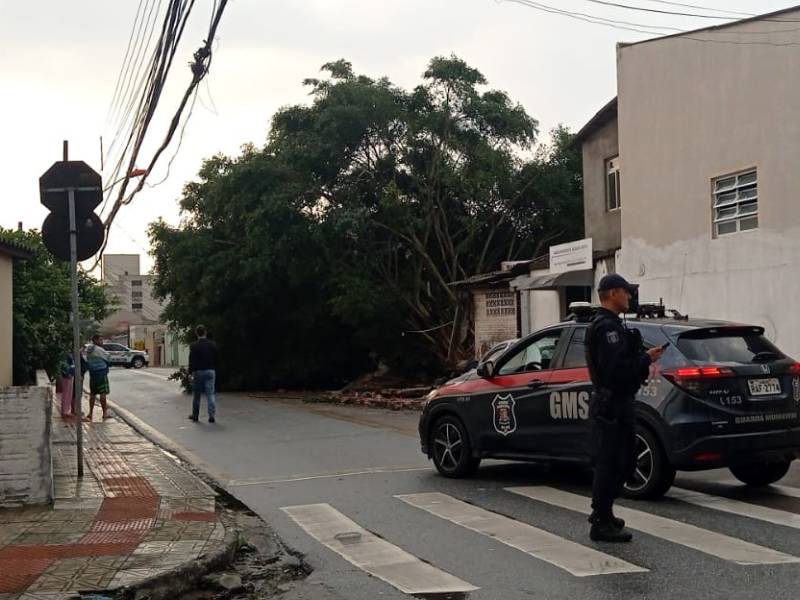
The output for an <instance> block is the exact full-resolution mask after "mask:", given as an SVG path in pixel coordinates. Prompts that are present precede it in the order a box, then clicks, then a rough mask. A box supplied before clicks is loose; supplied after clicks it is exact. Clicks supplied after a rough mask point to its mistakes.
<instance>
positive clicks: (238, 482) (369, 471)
mask: <svg viewBox="0 0 800 600" xmlns="http://www.w3.org/2000/svg"><path fill="white" fill-rule="evenodd" d="M431 470H432V468H431V467H370V468H366V469H363V470H361V471H336V472H333V473H319V474H316V475H294V476H290V477H285V478H281V479H256V478H253V479H232V480H231V481H229V482H228V487H246V486H250V485H268V484H270V483H292V482H294V481H313V480H315V479H337V478H339V477H354V476H356V475H376V474H380V473H413V472H415V471H431Z"/></svg>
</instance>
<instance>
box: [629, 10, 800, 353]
mask: <svg viewBox="0 0 800 600" xmlns="http://www.w3.org/2000/svg"><path fill="white" fill-rule="evenodd" d="M780 18H781V19H790V18H792V19H797V18H800V11H795V12H794V13H787V14H785V15H782V16H781V17H780ZM777 29H787V28H786V26H785V24H781V23H770V22H763V21H761V22H759V21H756V22H753V23H748V24H742V25H737V26H735V27H729V28H726V29H725V32H726V33H725V34H724V39H725V40H728V41H733V42H747V44H740V45H732V44H717V43H701V42H696V41H692V40H689V39H685V38H684V37H676V38H671V39H665V40H661V41H656V42H648V43H643V44H638V45H633V46H622V47H620V49H619V52H618V78H619V84H618V85H619V144H620V157H621V162H622V195H621V197H622V204H623V210H622V234H623V243H622V252H621V255H620V262H619V264H618V270H619V271H620V272H621V273H622V274H624V275H625V276H628V277H630V278H632V279H634V280H636V281H638V282H639V283H641V286H642V287H641V293H640V296H641V297H642V298H644V299H647V298H659V297H663V298H664V301H665V303H666V304H667V305H668V306H670V307H674V308H677V309H679V310H680V311H681V312H684V313H688V314H689V315H694V316H709V317H718V318H723V319H731V320H737V321H743V322H747V323H755V324H760V325H763V326H765V327H766V329H767V334H768V335H769V337H771V338H772V339H773V340H775V341H776V342H777V343H778V345H779V346H780V347H781V348H782V349H784V350H785V351H786V352H788V353H790V354H792V355H794V356H796V357H800V311H798V310H797V308H796V298H797V297H798V294H800V168H798V164H797V160H798V156H800V85H798V84H797V82H798V81H800V55H798V53H797V52H792V51H789V50H788V47H774V46H765V45H753V44H752V42H753V41H754V40H757V39H763V38H760V37H759V36H758V35H754V34H753V32H757V31H761V32H763V31H768V30H777ZM720 35H722V34H714V33H712V32H705V33H704V32H698V33H695V34H693V35H692V37H696V38H706V39H708V38H715V39H720ZM769 41H770V42H771V43H782V42H791V41H793V42H796V41H797V40H796V36H795V35H794V34H793V33H775V34H773V35H770V36H769ZM750 167H756V168H757V169H758V180H759V182H758V195H759V207H758V213H759V228H758V229H757V230H753V231H749V232H742V233H736V234H732V235H726V236H721V237H719V238H715V237H714V236H713V235H712V197H711V181H712V179H713V178H715V177H718V176H721V175H725V174H729V173H735V172H737V171H740V170H743V169H746V168H750Z"/></svg>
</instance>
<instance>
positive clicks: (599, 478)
mask: <svg viewBox="0 0 800 600" xmlns="http://www.w3.org/2000/svg"><path fill="white" fill-rule="evenodd" d="M636 289H637V286H633V285H631V284H630V283H628V282H627V281H625V279H624V278H623V277H622V276H621V275H617V274H610V275H606V276H604V277H603V278H602V279H601V280H600V283H599V284H598V286H597V291H598V294H599V296H600V303H601V304H602V308H600V310H599V311H598V312H597V314H596V315H595V317H594V319H592V323H591V325H589V329H588V331H587V333H586V362H587V364H588V366H589V374H590V376H591V379H592V384H593V386H594V392H593V394H592V399H591V403H590V407H589V418H590V419H591V428H592V463H593V466H594V481H593V483H592V514H591V516H590V517H589V522H590V523H591V524H592V527H591V531H590V533H589V537H591V539H592V540H593V541H596V542H630V541H631V538H632V536H631V534H630V532H629V531H628V530H627V529H625V521H623V520H622V519H618V518H617V517H615V516H614V512H613V506H614V500H615V499H616V498H617V496H619V494H620V492H621V491H622V487H623V485H624V484H625V482H626V481H627V480H628V478H629V477H630V475H631V474H632V473H633V469H634V467H635V465H636V462H635V453H636V417H635V414H634V407H633V400H634V397H635V396H636V393H637V392H638V391H639V388H640V387H641V386H642V384H643V383H644V382H645V381H646V380H647V377H648V376H649V373H650V365H651V364H652V363H654V362H655V361H657V360H658V359H660V358H661V355H662V354H663V353H664V348H652V349H650V350H645V348H644V345H643V344H642V338H641V334H639V332H638V331H637V330H635V329H633V330H631V329H628V328H627V327H626V326H625V324H624V323H623V321H622V319H620V318H619V315H620V314H625V313H626V312H627V311H628V309H629V306H630V302H631V299H632V297H633V294H634V293H635V292H636Z"/></svg>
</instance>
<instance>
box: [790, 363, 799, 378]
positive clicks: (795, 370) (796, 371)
mask: <svg viewBox="0 0 800 600" xmlns="http://www.w3.org/2000/svg"><path fill="white" fill-rule="evenodd" d="M789 374H790V375H800V363H794V364H793V365H792V366H791V367H789Z"/></svg>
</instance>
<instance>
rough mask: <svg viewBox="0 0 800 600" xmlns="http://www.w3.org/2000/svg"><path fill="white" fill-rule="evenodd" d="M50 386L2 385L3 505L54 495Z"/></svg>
mask: <svg viewBox="0 0 800 600" xmlns="http://www.w3.org/2000/svg"><path fill="white" fill-rule="evenodd" d="M52 411H53V395H52V391H51V388H50V387H49V386H41V387H0V507H7V506H20V505H23V504H47V503H49V502H52V499H53V464H52V453H51V447H50V432H51V430H50V427H51V417H52Z"/></svg>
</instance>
